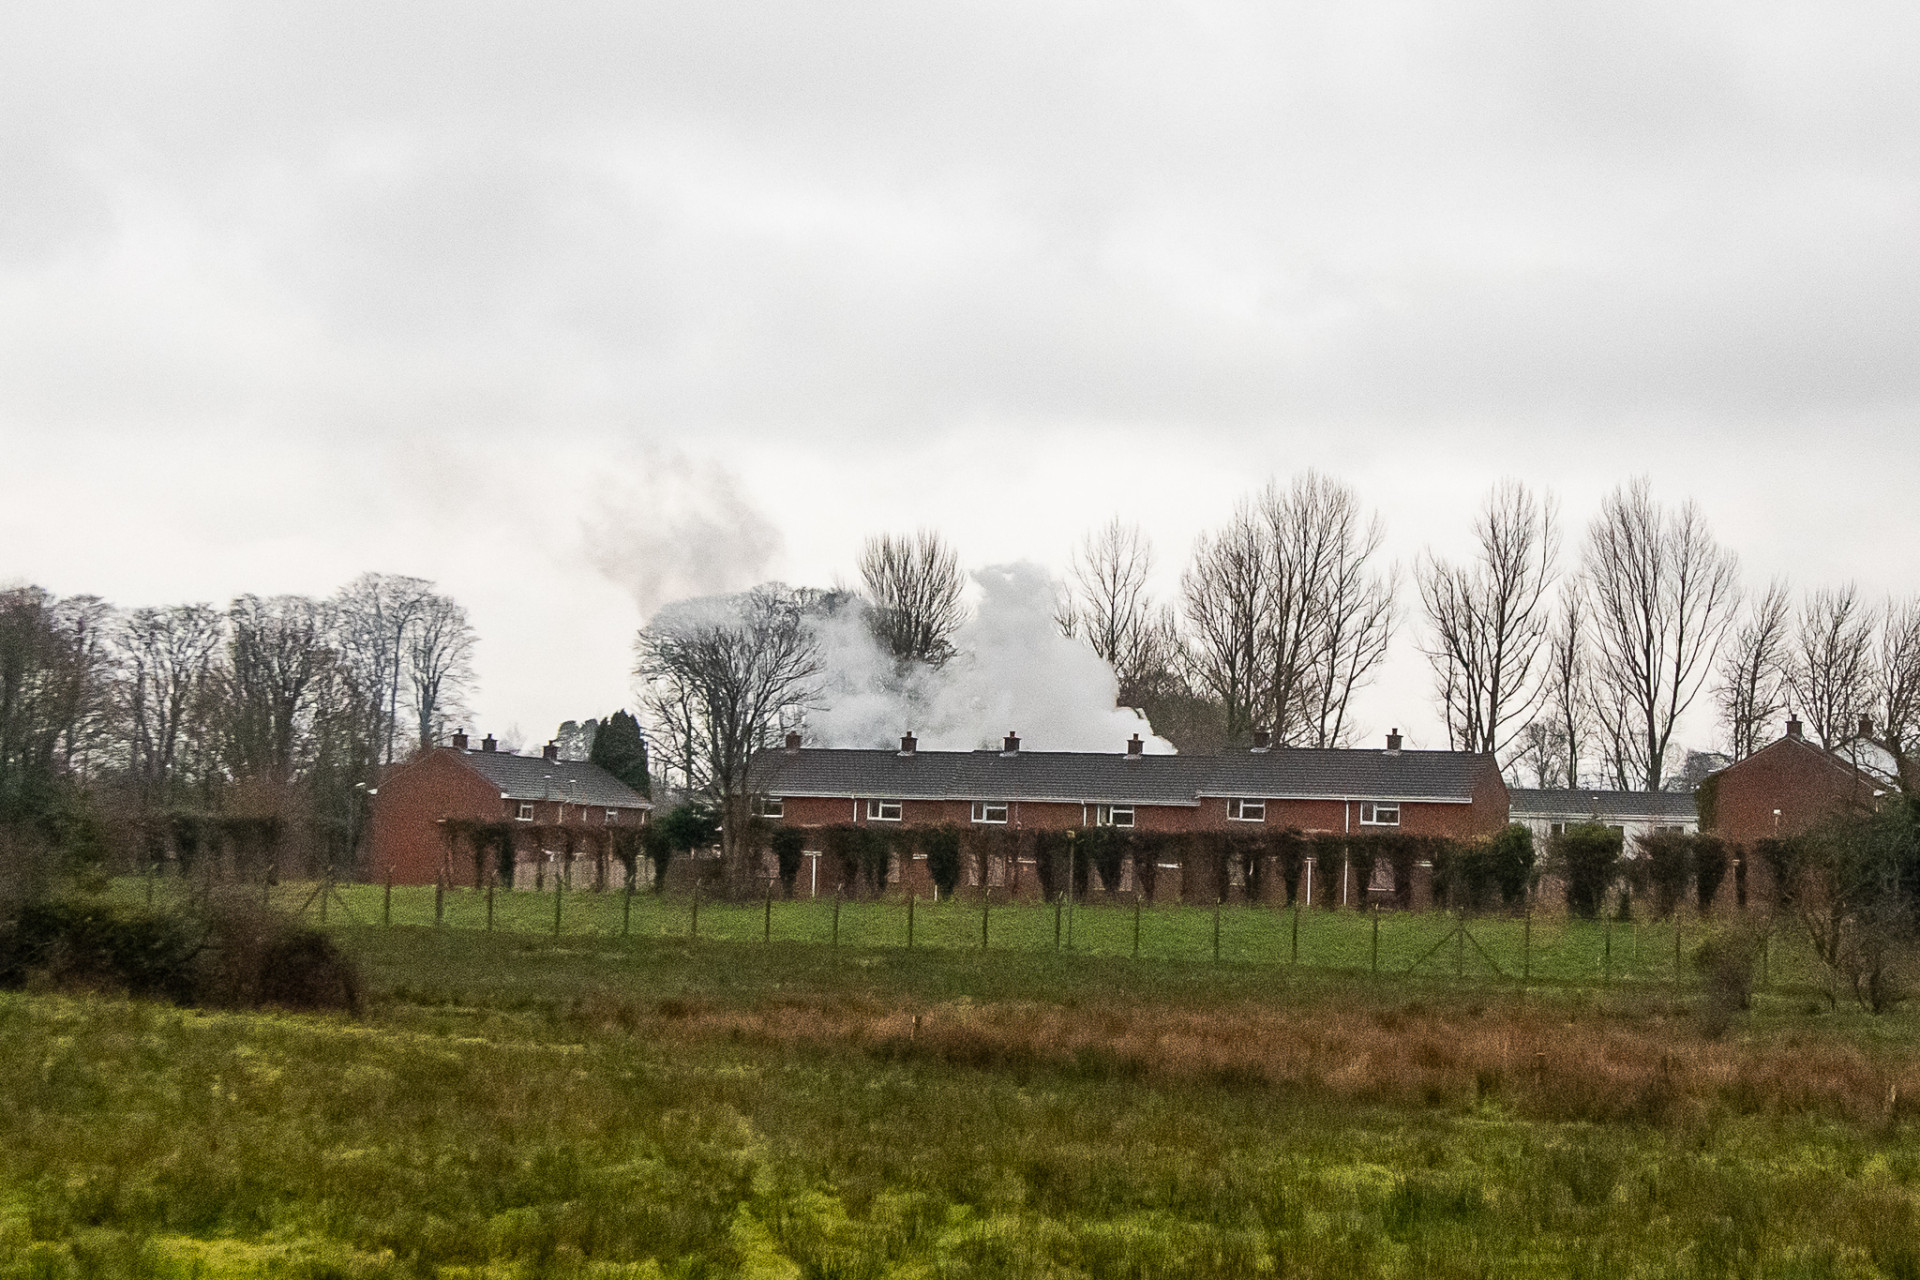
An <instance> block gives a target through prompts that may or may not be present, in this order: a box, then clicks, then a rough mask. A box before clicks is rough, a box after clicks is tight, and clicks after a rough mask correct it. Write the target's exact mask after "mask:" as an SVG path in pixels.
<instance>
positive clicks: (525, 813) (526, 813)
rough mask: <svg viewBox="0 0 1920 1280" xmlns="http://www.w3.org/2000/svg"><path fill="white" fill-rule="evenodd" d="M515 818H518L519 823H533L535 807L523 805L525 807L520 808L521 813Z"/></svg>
mask: <svg viewBox="0 0 1920 1280" xmlns="http://www.w3.org/2000/svg"><path fill="white" fill-rule="evenodd" d="M514 817H515V818H516V819H517V820H519V821H521V822H532V821H533V806H532V805H531V804H523V805H521V806H520V812H519V813H517V814H515V815H514Z"/></svg>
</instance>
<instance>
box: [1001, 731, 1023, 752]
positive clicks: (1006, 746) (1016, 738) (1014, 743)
mask: <svg viewBox="0 0 1920 1280" xmlns="http://www.w3.org/2000/svg"><path fill="white" fill-rule="evenodd" d="M1000 754H1001V755H1003V756H1017V755H1019V754H1020V735H1019V734H1017V733H1015V732H1014V731H1013V730H1011V729H1009V730H1007V740H1006V741H1005V742H1004V743H1002V744H1001V746H1000Z"/></svg>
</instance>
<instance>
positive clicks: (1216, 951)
mask: <svg viewBox="0 0 1920 1280" xmlns="http://www.w3.org/2000/svg"><path fill="white" fill-rule="evenodd" d="M1213 962H1214V963H1215V964H1219V963H1220V899H1219V898H1215V899H1214V900H1213Z"/></svg>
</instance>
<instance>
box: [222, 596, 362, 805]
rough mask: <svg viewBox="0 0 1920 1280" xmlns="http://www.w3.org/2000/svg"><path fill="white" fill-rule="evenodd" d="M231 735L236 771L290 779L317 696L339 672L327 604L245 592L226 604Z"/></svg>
mask: <svg viewBox="0 0 1920 1280" xmlns="http://www.w3.org/2000/svg"><path fill="white" fill-rule="evenodd" d="M227 622H228V627H229V639H228V642H227V663H226V666H225V669H224V671H223V672H222V676H223V678H224V681H225V689H224V703H225V707H224V710H225V718H226V725H225V738H226V743H227V756H228V759H229V761H230V764H231V767H232V768H233V770H234V771H235V772H236V773H237V774H239V775H241V776H243V777H245V776H251V777H258V778H264V779H267V780H270V781H274V782H280V783H284V782H286V781H288V780H290V779H291V778H292V777H293V775H294V771H295V768H296V766H297V765H298V763H299V761H300V758H301V756H302V754H303V753H302V747H303V746H305V745H306V742H307V739H306V731H307V730H308V729H309V728H310V727H311V725H312V722H313V716H314V712H315V710H316V704H317V702H318V695H319V694H320V692H321V690H322V688H323V687H324V682H325V681H327V679H328V678H329V677H330V676H331V675H332V674H333V668H334V667H335V666H336V656H335V654H334V651H333V649H332V647H331V645H330V643H329V642H330V640H331V635H330V628H329V624H330V622H331V618H330V616H329V613H328V610H327V607H326V606H325V605H323V604H321V603H319V602H318V601H316V600H311V599H308V598H307V597H306V596H274V597H272V598H270V599H262V598H261V597H259V596H253V595H245V596H241V597H239V598H238V599H236V600H235V601H234V602H233V604H232V605H231V606H229V608H228V610H227Z"/></svg>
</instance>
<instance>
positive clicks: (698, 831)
mask: <svg viewBox="0 0 1920 1280" xmlns="http://www.w3.org/2000/svg"><path fill="white" fill-rule="evenodd" d="M653 830H655V831H657V832H659V841H658V843H657V844H656V845H655V847H654V849H653V850H651V851H650V852H652V853H653V858H654V862H653V883H654V887H655V888H656V889H658V888H659V887H660V886H662V885H663V884H665V883H666V879H667V863H668V862H670V861H672V859H673V855H675V854H676V853H692V852H693V851H694V850H695V849H705V848H709V847H711V846H712V845H713V844H714V843H715V842H716V841H718V840H719V838H720V815H719V814H718V813H716V812H715V811H714V809H713V807H712V806H711V805H704V804H701V803H700V802H698V801H696V800H689V801H688V802H687V803H685V804H682V805H676V806H675V807H673V808H671V809H669V810H667V812H666V813H665V814H664V815H662V816H661V818H660V820H659V821H658V822H657V823H655V824H654V826H653Z"/></svg>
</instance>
